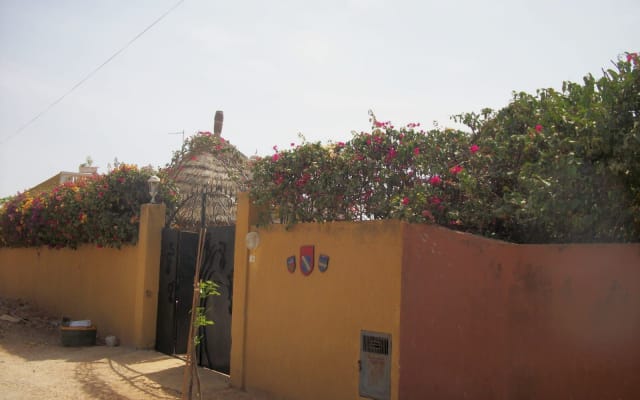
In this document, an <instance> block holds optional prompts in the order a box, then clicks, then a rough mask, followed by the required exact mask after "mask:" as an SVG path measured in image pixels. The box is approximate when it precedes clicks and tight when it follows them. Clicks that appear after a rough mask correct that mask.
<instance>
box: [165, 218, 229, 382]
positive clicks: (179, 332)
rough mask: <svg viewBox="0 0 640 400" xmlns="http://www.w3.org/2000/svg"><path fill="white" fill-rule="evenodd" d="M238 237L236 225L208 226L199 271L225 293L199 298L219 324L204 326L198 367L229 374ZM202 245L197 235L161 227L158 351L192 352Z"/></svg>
mask: <svg viewBox="0 0 640 400" xmlns="http://www.w3.org/2000/svg"><path fill="white" fill-rule="evenodd" d="M234 241H235V227H234V226H223V227H210V228H207V234H206V240H205V246H204V254H203V263H202V266H201V270H200V279H201V280H211V281H214V282H215V283H217V284H218V291H219V292H220V296H209V297H207V298H204V299H201V300H200V306H201V307H205V309H206V316H207V319H209V320H213V321H214V325H209V326H205V327H200V332H198V334H199V336H200V337H201V341H200V344H199V345H198V347H197V349H196V355H197V358H198V365H200V366H203V367H207V368H211V369H214V370H216V371H220V372H223V373H225V374H228V373H229V362H230V354H231V306H232V298H233V246H234ZM197 249H198V234H197V233H194V232H181V231H178V230H175V229H169V228H165V229H164V230H163V231H162V254H161V261H160V288H159V291H158V319H157V329H156V349H157V350H158V351H160V352H162V353H166V354H184V353H186V352H187V342H188V335H189V318H190V311H191V302H192V300H193V278H194V275H195V267H196V256H197Z"/></svg>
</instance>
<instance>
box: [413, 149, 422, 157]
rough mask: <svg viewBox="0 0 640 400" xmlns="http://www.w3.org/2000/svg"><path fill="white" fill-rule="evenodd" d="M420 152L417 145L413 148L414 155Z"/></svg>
mask: <svg viewBox="0 0 640 400" xmlns="http://www.w3.org/2000/svg"><path fill="white" fill-rule="evenodd" d="M419 154H420V148H419V147H416V148H415V149H413V155H416V156H417V155H419Z"/></svg>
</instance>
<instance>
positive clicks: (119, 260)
mask: <svg viewBox="0 0 640 400" xmlns="http://www.w3.org/2000/svg"><path fill="white" fill-rule="evenodd" d="M163 225H164V205H144V206H143V208H142V212H141V219H140V235H139V241H138V244H137V245H136V246H125V247H123V248H121V249H119V250H118V249H111V248H96V247H94V246H88V245H87V246H82V247H80V248H79V249H77V250H71V249H60V250H55V249H49V248H38V249H34V248H20V249H8V248H3V249H0V296H2V297H9V298H22V299H26V300H29V301H31V302H33V303H35V304H36V305H37V306H39V307H40V308H42V309H44V310H46V311H48V312H50V313H52V314H54V315H58V316H60V317H62V316H67V317H70V318H72V319H90V320H92V322H93V323H94V324H95V325H96V326H97V328H98V335H100V336H102V337H104V336H106V335H110V334H114V335H116V336H118V337H119V338H120V340H121V343H122V344H124V345H132V346H136V347H140V348H152V347H153V345H154V343H155V326H156V313H157V304H158V300H157V299H158V297H157V291H158V274H159V268H160V245H161V244H160V242H161V230H162V226H163Z"/></svg>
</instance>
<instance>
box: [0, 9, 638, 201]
mask: <svg viewBox="0 0 640 400" xmlns="http://www.w3.org/2000/svg"><path fill="white" fill-rule="evenodd" d="M176 3H177V0H110V1H106V0H103V1H98V0H89V1H87V0H55V1H54V0H0V197H3V196H7V195H13V194H16V193H17V192H18V191H22V190H24V189H27V188H30V187H32V186H34V185H36V184H38V183H39V182H41V181H43V180H45V179H47V178H48V177H50V176H52V175H54V174H56V173H58V172H60V171H75V170H77V167H78V165H79V164H80V163H82V162H83V161H84V160H85V159H86V157H87V156H91V157H92V158H93V160H94V165H97V166H99V167H100V170H99V171H100V172H106V167H107V164H108V163H110V162H113V159H114V157H117V158H118V159H119V160H120V161H124V162H127V163H133V164H138V165H140V166H143V165H147V164H151V165H154V166H164V165H165V164H166V163H167V162H168V161H169V160H170V159H171V154H172V152H173V151H174V150H177V149H178V148H179V147H180V144H181V140H182V138H181V135H170V134H169V133H170V132H177V131H182V130H184V131H185V134H186V135H191V134H193V133H195V132H196V131H198V130H212V129H213V117H214V113H215V111H216V110H223V111H224V113H225V122H224V129H223V136H224V137H225V138H227V139H229V140H230V141H231V143H232V144H234V145H236V146H237V147H238V148H239V149H240V151H242V152H243V153H245V154H246V155H248V156H250V155H253V154H258V155H268V154H271V153H272V152H273V150H272V146H274V145H277V146H279V147H280V148H281V149H282V148H288V147H289V143H291V142H296V143H299V142H300V140H299V139H298V133H299V132H300V133H302V134H304V135H305V137H306V138H307V140H309V141H316V140H320V141H323V142H327V141H329V140H332V141H346V140H348V139H350V138H351V133H350V132H351V131H352V130H356V131H361V130H368V129H369V123H368V117H367V110H369V109H373V110H374V112H375V113H376V115H377V116H378V118H379V119H382V120H392V121H393V122H394V123H395V124H396V125H400V124H406V123H409V122H421V123H423V124H426V125H428V126H430V125H431V123H432V121H434V120H435V121H438V122H439V123H440V125H445V126H447V125H449V126H453V124H452V122H450V120H449V116H450V115H452V114H456V113H460V112H463V111H478V110H480V109H481V108H483V107H493V108H499V107H502V106H505V105H506V104H507V103H508V101H509V99H510V97H511V92H512V91H514V90H515V91H521V90H524V91H529V92H531V91H534V90H535V89H537V88H541V87H555V88H559V87H560V85H561V82H562V81H563V80H572V81H579V80H580V79H581V78H582V76H583V75H584V74H586V73H588V72H592V73H594V74H595V75H600V70H601V68H603V67H608V66H609V65H610V64H609V62H610V60H612V59H614V58H616V57H617V56H618V55H620V54H621V53H623V52H624V51H638V50H640V49H639V47H640V1H638V0H610V1H607V2H605V1H602V0H598V1H593V0H580V1H578V0H575V1H563V0H555V1H552V0H535V1H534V0H531V1H525V0H511V1H507V0H503V1H492V0H485V1H477V0H476V1H474V0H460V1H456V0H449V1H446V0H441V1H431V0H422V1H420V0H393V1H391V0H389V1H387V0H323V1H304V0H298V1H278V0H273V1H258V0H253V1H241V0H239V1H234V0H227V1H217V0H185V1H184V2H182V3H181V4H180V5H179V6H178V7H177V8H176V9H175V10H174V11H173V12H171V13H170V14H169V15H168V16H167V17H166V18H165V19H163V20H162V21H161V22H159V23H158V24H157V25H155V26H154V27H153V28H152V29H151V30H149V31H148V32H146V34H144V35H143V36H142V37H140V39H138V40H137V41H136V42H134V43H133V44H132V45H131V46H130V47H128V48H127V49H126V50H125V51H124V52H122V53H121V54H120V55H119V56H118V57H116V58H115V59H113V61H111V62H110V63H109V64H107V65H106V66H105V67H104V68H102V69H101V70H100V71H99V72H98V73H96V74H95V75H94V76H93V77H92V78H91V79H89V80H88V81H86V82H85V83H84V84H83V85H82V86H80V87H79V88H78V89H77V90H75V91H74V92H73V93H71V94H70V95H69V96H67V97H66V98H65V99H64V100H63V101H62V102H60V103H59V104H58V105H56V106H55V107H53V108H51V109H50V110H49V111H48V112H47V113H45V114H44V115H43V116H42V117H41V118H39V119H38V120H37V121H36V122H35V123H33V124H31V125H29V126H28V127H27V128H26V129H24V130H23V131H22V132H20V133H18V134H16V132H17V131H18V130H19V129H20V128H21V127H22V126H23V125H24V124H25V123H27V122H28V121H29V120H30V119H32V118H33V117H34V116H36V115H37V114H39V113H40V112H41V111H42V110H44V109H46V108H47V107H48V106H49V105H50V104H51V103H52V102H54V101H55V100H56V99H58V98H59V97H60V96H62V95H63V94H64V93H65V92H67V91H68V90H69V89H70V88H71V87H73V86H74V85H75V84H76V83H78V82H79V81H80V80H81V79H82V78H84V77H85V76H87V74H89V73H90V72H91V71H93V70H94V69H95V68H96V67H98V66H99V65H100V64H101V63H103V62H104V61H105V60H107V59H108V58H109V57H110V56H111V55H113V54H114V53H115V52H116V51H117V50H118V49H120V48H122V47H123V46H124V45H125V44H126V43H127V42H128V41H129V40H131V39H132V38H133V37H134V36H135V35H137V34H138V33H140V32H141V31H142V30H143V29H144V28H146V27H147V26H148V25H149V24H151V23H152V22H153V21H154V20H155V19H156V18H158V17H159V16H160V15H162V14H163V13H164V12H165V11H167V10H168V9H170V8H171V7H172V6H173V5H175V4H176Z"/></svg>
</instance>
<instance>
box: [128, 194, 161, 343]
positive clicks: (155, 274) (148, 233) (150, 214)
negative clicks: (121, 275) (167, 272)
mask: <svg viewBox="0 0 640 400" xmlns="http://www.w3.org/2000/svg"><path fill="white" fill-rule="evenodd" d="M165 209H166V207H165V205H164V204H143V205H142V207H141V209H140V228H139V233H138V245H137V249H138V262H137V263H136V267H137V268H136V271H135V272H134V274H133V279H135V292H134V293H135V303H134V310H133V342H134V346H135V347H136V348H139V349H152V348H153V347H154V345H155V340H156V320H157V317H158V285H159V280H160V271H159V269H160V268H159V265H160V252H161V243H162V228H163V227H164V222H165Z"/></svg>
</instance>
